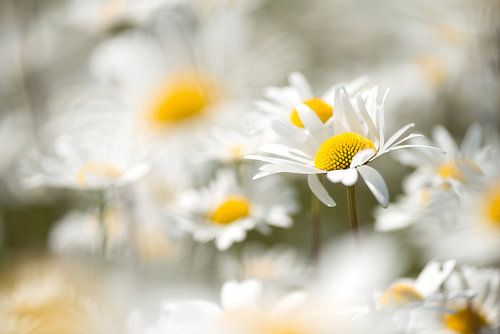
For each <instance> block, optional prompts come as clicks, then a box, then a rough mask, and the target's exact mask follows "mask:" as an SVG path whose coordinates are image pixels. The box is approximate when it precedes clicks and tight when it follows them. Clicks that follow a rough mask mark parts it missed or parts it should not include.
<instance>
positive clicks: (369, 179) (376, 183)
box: [357, 165, 389, 208]
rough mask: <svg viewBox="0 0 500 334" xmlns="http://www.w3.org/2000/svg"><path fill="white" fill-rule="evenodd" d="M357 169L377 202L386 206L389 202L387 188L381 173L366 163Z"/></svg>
mask: <svg viewBox="0 0 500 334" xmlns="http://www.w3.org/2000/svg"><path fill="white" fill-rule="evenodd" d="M357 169H358V171H359V173H360V174H361V177H362V178H363V180H364V181H365V183H366V185H367V186H368V189H370V191H371V192H372V194H373V196H375V199H376V200H377V202H379V203H380V205H382V206H383V207H384V208H386V207H387V205H388V204H389V190H388V189H387V185H386V184H385V181H384V178H383V177H382V175H380V173H379V172H377V170H375V168H372V167H370V166H367V165H364V166H360V167H358V168H357Z"/></svg>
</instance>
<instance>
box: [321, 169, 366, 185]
mask: <svg viewBox="0 0 500 334" xmlns="http://www.w3.org/2000/svg"><path fill="white" fill-rule="evenodd" d="M326 177H327V178H328V180H330V181H331V182H333V183H339V182H342V184H343V185H345V186H352V185H353V184H355V183H356V181H357V180H358V172H357V170H356V168H349V169H340V170H332V171H330V172H328V174H326Z"/></svg>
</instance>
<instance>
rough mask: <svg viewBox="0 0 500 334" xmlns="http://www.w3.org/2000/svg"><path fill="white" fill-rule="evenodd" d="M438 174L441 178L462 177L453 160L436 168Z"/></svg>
mask: <svg viewBox="0 0 500 334" xmlns="http://www.w3.org/2000/svg"><path fill="white" fill-rule="evenodd" d="M437 173H438V175H439V176H440V177H441V178H443V179H455V180H460V179H462V177H463V176H462V172H461V171H460V168H459V167H458V166H457V164H456V163H455V161H449V162H446V163H444V164H442V165H441V166H439V168H438V172H437Z"/></svg>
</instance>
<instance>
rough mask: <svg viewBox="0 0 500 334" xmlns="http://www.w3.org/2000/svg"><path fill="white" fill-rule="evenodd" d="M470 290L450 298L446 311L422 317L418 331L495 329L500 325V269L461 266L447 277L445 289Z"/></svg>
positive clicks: (456, 333)
mask: <svg viewBox="0 0 500 334" xmlns="http://www.w3.org/2000/svg"><path fill="white" fill-rule="evenodd" d="M460 290H462V291H463V290H470V291H471V292H472V293H473V296H471V297H470V298H468V299H465V300H461V299H458V300H450V301H448V302H447V303H446V304H444V305H443V307H445V308H446V309H448V311H447V312H445V313H442V314H439V315H437V314H435V315H434V316H429V317H426V318H421V319H420V320H421V323H420V326H421V327H422V328H423V330H421V331H418V333H439V334H468V333H471V334H472V333H496V332H498V330H499V329H500V311H499V310H500V307H499V305H500V300H499V293H500V272H499V271H498V269H493V268H475V267H468V266H461V267H459V268H458V269H456V270H455V272H454V273H453V275H452V276H451V277H450V278H449V279H448V280H447V282H446V287H445V291H460Z"/></svg>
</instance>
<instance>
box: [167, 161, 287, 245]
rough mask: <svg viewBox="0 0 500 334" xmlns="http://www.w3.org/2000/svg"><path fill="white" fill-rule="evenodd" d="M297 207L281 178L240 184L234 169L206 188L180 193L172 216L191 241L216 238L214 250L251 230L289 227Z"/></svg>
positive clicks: (218, 174) (243, 236) (241, 238)
mask: <svg viewBox="0 0 500 334" xmlns="http://www.w3.org/2000/svg"><path fill="white" fill-rule="evenodd" d="M243 182H245V181H243ZM277 191H279V195H278V194H277V193H276V192H277ZM296 210H297V206H296V202H295V200H294V194H293V192H292V191H291V189H289V188H287V187H286V185H285V184H283V183H282V182H281V181H280V180H272V181H270V182H255V183H254V182H251V183H242V184H240V183H238V181H237V175H235V172H233V171H231V170H223V171H220V172H218V173H217V175H216V177H215V179H214V181H212V182H211V183H210V185H209V186H208V187H206V188H202V189H200V190H191V191H187V192H185V193H182V194H180V195H179V197H178V199H177V200H176V201H175V203H174V208H173V215H174V218H175V219H176V220H177V221H178V223H179V227H180V228H181V229H182V230H184V231H186V232H187V233H189V234H191V235H192V236H193V238H194V240H196V241H200V242H207V241H210V240H215V245H216V247H217V249H219V250H227V249H228V248H229V247H230V246H231V245H232V244H233V243H235V242H240V241H243V240H244V239H245V237H246V235H247V232H248V231H250V230H254V229H256V230H258V231H260V232H262V233H269V232H270V231H271V227H272V226H274V227H290V226H291V225H292V218H291V215H292V214H293V213H294V212H296Z"/></svg>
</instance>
